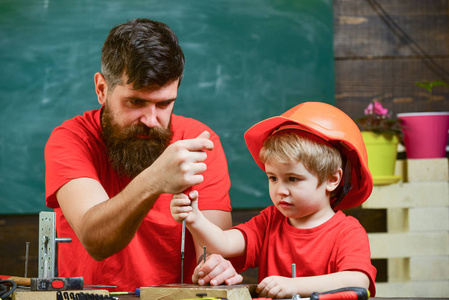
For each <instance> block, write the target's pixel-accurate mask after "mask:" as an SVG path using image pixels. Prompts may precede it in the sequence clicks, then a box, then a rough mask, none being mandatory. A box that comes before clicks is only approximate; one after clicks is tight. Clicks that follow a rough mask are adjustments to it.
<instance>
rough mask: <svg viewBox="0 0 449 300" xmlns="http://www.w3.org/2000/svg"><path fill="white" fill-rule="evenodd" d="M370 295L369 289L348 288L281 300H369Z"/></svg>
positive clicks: (256, 299) (260, 299)
mask: <svg viewBox="0 0 449 300" xmlns="http://www.w3.org/2000/svg"><path fill="white" fill-rule="evenodd" d="M369 297H370V293H369V291H368V290H367V289H364V288H360V287H347V288H341V289H336V290H331V291H327V292H323V293H318V292H313V293H312V294H310V297H308V298H301V296H300V295H294V296H293V297H292V298H288V299H280V300H367V299H368V298H369ZM262 299H265V300H268V299H271V298H253V300H262Z"/></svg>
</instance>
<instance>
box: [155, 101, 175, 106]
mask: <svg viewBox="0 0 449 300" xmlns="http://www.w3.org/2000/svg"><path fill="white" fill-rule="evenodd" d="M172 102H173V101H164V102H159V103H158V104H157V106H158V107H159V108H166V107H167V106H169V105H170V104H171V103H172Z"/></svg>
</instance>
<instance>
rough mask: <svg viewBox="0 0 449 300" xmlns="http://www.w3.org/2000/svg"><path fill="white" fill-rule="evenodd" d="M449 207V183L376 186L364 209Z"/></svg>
mask: <svg viewBox="0 0 449 300" xmlns="http://www.w3.org/2000/svg"><path fill="white" fill-rule="evenodd" d="M417 206H449V182H414V183H399V184H392V185H385V186H375V187H374V189H373V192H372V194H371V196H370V197H369V198H368V200H366V201H365V202H364V203H363V204H362V207H363V208H390V207H403V208H408V207H417Z"/></svg>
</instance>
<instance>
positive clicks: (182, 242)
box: [181, 187, 192, 285]
mask: <svg viewBox="0 0 449 300" xmlns="http://www.w3.org/2000/svg"><path fill="white" fill-rule="evenodd" d="M191 191H192V187H189V188H187V189H186V190H184V192H183V193H184V194H186V195H187V197H189V194H190V192H191ZM185 245H186V219H184V220H182V233H181V285H183V282H184V281H183V279H184V249H185Z"/></svg>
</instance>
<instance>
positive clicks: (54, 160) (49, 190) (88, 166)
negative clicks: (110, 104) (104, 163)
mask: <svg viewBox="0 0 449 300" xmlns="http://www.w3.org/2000/svg"><path fill="white" fill-rule="evenodd" d="M93 160H94V158H93V157H92V153H91V152H90V151H89V147H88V145H87V144H86V143H85V141H84V140H83V139H82V138H81V137H79V136H78V135H76V134H75V133H74V132H72V131H70V130H68V129H66V128H64V127H58V128H56V129H55V130H54V131H53V132H52V134H51V135H50V138H49V139H48V141H47V144H46V146H45V193H46V203H47V206H48V207H50V208H58V207H59V204H58V201H57V200H56V195H55V193H56V191H57V190H58V189H59V188H61V187H62V186H63V185H64V184H66V183H67V182H69V181H70V180H72V179H75V178H81V177H89V178H93V179H96V180H99V179H98V172H97V170H96V169H95V167H94V164H93Z"/></svg>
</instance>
